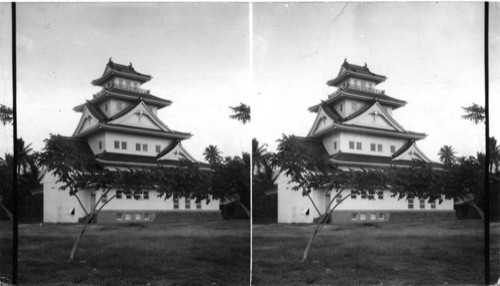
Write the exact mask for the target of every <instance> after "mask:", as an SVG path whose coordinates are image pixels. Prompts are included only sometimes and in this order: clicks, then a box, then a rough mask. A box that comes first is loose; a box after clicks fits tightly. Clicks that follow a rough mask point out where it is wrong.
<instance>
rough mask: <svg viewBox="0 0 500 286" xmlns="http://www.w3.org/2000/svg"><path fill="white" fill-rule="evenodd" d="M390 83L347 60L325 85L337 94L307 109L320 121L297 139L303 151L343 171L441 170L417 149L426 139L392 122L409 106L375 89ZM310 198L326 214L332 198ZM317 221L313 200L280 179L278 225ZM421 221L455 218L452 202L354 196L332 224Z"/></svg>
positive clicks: (383, 195)
mask: <svg viewBox="0 0 500 286" xmlns="http://www.w3.org/2000/svg"><path fill="white" fill-rule="evenodd" d="M386 79H387V77H385V76H383V75H379V74H375V73H373V72H371V71H370V69H369V68H368V66H367V65H366V64H365V65H364V66H359V65H354V64H350V63H348V62H347V60H345V61H344V63H343V64H342V65H341V67H340V71H339V73H338V75H337V76H336V77H335V78H334V79H332V80H329V81H328V82H327V85H329V86H332V87H336V88H337V89H336V91H335V92H333V93H332V94H330V95H329V96H328V98H327V99H325V100H322V101H321V102H320V103H319V104H316V105H314V106H311V107H310V108H309V111H311V112H314V113H316V119H315V120H314V123H313V125H312V127H311V129H310V131H309V133H308V134H307V136H306V137H298V140H299V141H300V143H301V145H302V146H304V147H306V148H307V149H308V150H309V151H310V152H311V153H312V154H313V155H315V156H320V157H325V158H329V160H331V161H332V162H333V163H335V164H336V165H338V166H339V168H340V169H341V170H360V169H373V168H383V167H390V166H397V167H405V166H406V167H408V166H409V165H410V164H412V162H413V160H415V159H416V160H422V161H424V162H427V163H431V164H434V166H435V168H439V166H440V165H439V164H437V163H434V162H432V161H431V160H430V159H429V158H428V157H427V156H426V155H425V154H424V153H423V152H422V151H421V150H420V149H419V148H418V147H417V143H416V142H417V141H418V140H421V139H423V138H425V137H426V136H427V135H426V134H425V133H420V132H413V131H409V130H406V129H405V128H404V127H403V126H401V125H400V124H399V123H398V122H397V121H396V120H395V119H394V117H393V116H392V113H393V110H396V109H398V108H400V107H403V106H405V105H406V102H405V101H403V100H399V99H396V98H394V97H391V96H389V95H387V94H386V93H385V91H384V90H380V89H376V88H375V87H376V86H377V85H379V84H380V83H382V82H384V81H385V80H386ZM344 194H346V192H345V191H344ZM344 196H345V195H344ZM312 197H313V199H314V200H315V201H316V202H318V201H319V202H320V203H319V206H318V208H319V209H320V211H322V212H323V211H324V210H325V208H326V207H327V206H328V202H329V201H330V192H329V191H326V190H315V191H314V193H313V194H312ZM332 197H333V195H332ZM321 202H324V203H321ZM314 217H318V214H317V213H316V210H315V208H314V206H313V205H312V203H311V202H310V201H309V199H308V198H304V197H302V194H300V193H299V192H292V191H291V186H290V184H289V179H288V178H286V177H285V176H284V175H280V179H279V182H278V222H288V223H291V222H312V221H313V218H314ZM421 217H426V218H432V219H435V218H450V217H454V212H453V201H451V200H445V201H444V202H442V203H441V204H439V203H438V202H436V201H433V202H429V201H425V200H423V199H418V198H414V199H407V200H403V199H402V200H398V199H397V198H392V197H391V196H390V192H389V191H384V192H380V193H379V194H377V196H376V198H375V200H369V199H368V198H367V197H366V196H363V195H356V194H352V195H351V196H350V198H348V199H346V200H345V201H344V202H343V203H342V204H340V205H339V206H338V207H337V208H336V209H335V211H334V213H333V214H332V218H331V221H334V222H367V221H378V222H381V221H389V220H393V221H394V220H407V219H414V218H421Z"/></svg>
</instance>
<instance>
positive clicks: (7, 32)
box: [0, 3, 14, 158]
mask: <svg viewBox="0 0 500 286" xmlns="http://www.w3.org/2000/svg"><path fill="white" fill-rule="evenodd" d="M10 5H11V4H10V3H0V104H3V105H7V106H10V107H12V26H11V25H12V24H11V23H12V19H11V13H12V12H11V10H10ZM13 132H14V131H13V129H12V125H5V126H4V125H2V124H0V157H2V158H3V157H4V154H5V153H11V154H12V150H13V148H12V145H13V142H12V140H13V136H12V134H13Z"/></svg>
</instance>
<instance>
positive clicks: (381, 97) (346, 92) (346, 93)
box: [308, 89, 407, 112]
mask: <svg viewBox="0 0 500 286" xmlns="http://www.w3.org/2000/svg"><path fill="white" fill-rule="evenodd" d="M343 99H356V100H361V101H364V102H372V101H374V100H377V101H379V102H380V103H381V104H384V105H387V106H391V107H392V108H393V109H398V108H399V107H402V106H405V105H406V103H407V102H406V101H404V100H399V99H396V98H393V97H390V96H388V95H385V94H374V93H369V92H364V91H360V90H356V89H339V90H337V91H336V92H335V93H333V94H332V95H330V96H329V98H328V99H327V100H325V101H322V103H326V104H329V105H330V104H335V103H337V102H339V101H341V100H343ZM320 105H321V103H320V104H316V105H313V106H311V107H309V108H308V110H309V111H311V112H317V111H318V108H319V106H320Z"/></svg>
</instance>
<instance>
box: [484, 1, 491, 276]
mask: <svg viewBox="0 0 500 286" xmlns="http://www.w3.org/2000/svg"><path fill="white" fill-rule="evenodd" d="M488 18H489V3H488V2H485V3H484V110H485V115H484V116H485V118H484V119H485V121H484V123H485V124H484V125H485V129H486V130H485V135H486V136H485V137H486V138H485V139H486V160H485V164H486V168H485V170H486V172H484V173H485V178H484V179H485V185H484V192H485V196H484V283H485V284H487V285H488V284H490V180H489V179H490V172H489V171H490V170H489V162H490V139H489V138H490V128H489V124H490V120H489V119H490V118H489V102H488V98H489V72H488V61H489V57H488V53H489V47H488V43H489V42H488V36H489V35H488V22H489V21H488Z"/></svg>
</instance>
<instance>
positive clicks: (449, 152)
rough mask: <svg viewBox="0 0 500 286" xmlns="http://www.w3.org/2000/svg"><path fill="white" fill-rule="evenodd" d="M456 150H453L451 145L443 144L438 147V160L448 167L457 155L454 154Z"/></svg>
mask: <svg viewBox="0 0 500 286" xmlns="http://www.w3.org/2000/svg"><path fill="white" fill-rule="evenodd" d="M456 153H457V152H455V151H454V150H453V147H451V146H448V145H444V146H443V147H441V149H439V153H438V156H439V160H440V161H441V162H443V164H444V166H445V167H446V168H449V167H450V166H451V165H452V164H453V163H455V160H456V159H457V157H456V156H455V154H456Z"/></svg>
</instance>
